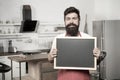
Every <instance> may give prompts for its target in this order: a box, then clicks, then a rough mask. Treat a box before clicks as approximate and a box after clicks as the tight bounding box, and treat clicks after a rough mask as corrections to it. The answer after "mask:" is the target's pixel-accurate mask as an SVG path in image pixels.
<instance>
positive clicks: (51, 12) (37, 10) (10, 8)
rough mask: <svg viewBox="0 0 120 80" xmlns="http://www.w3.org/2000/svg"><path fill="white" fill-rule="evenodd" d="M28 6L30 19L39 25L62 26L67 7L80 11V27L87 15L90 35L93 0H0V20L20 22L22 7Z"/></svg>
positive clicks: (82, 26) (81, 28) (82, 27)
mask: <svg viewBox="0 0 120 80" xmlns="http://www.w3.org/2000/svg"><path fill="white" fill-rule="evenodd" d="M25 4H29V5H31V8H32V19H36V20H39V21H40V23H44V22H49V23H58V24H63V23H64V20H63V12H64V10H65V9H66V8H67V7H69V6H75V7H77V8H78V9H80V14H81V27H80V30H81V31H83V29H84V25H85V15H86V14H87V15H88V29H89V31H88V32H89V33H90V34H92V23H91V21H92V19H93V12H94V0H10V1H9V0H0V20H2V21H3V22H5V21H6V20H9V21H11V22H20V21H21V20H22V5H25Z"/></svg>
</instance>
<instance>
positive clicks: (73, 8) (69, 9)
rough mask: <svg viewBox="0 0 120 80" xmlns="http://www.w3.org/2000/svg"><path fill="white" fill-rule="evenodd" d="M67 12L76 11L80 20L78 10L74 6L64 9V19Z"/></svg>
mask: <svg viewBox="0 0 120 80" xmlns="http://www.w3.org/2000/svg"><path fill="white" fill-rule="evenodd" d="M69 13H76V14H77V15H78V18H79V20H80V12H79V10H78V9H77V8H75V7H69V8H67V9H66V10H65V11H64V19H65V16H66V15H67V14H69Z"/></svg>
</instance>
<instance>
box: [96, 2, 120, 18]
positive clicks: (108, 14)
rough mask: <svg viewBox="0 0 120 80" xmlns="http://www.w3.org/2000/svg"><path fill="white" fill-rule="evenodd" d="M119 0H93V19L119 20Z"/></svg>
mask: <svg viewBox="0 0 120 80" xmlns="http://www.w3.org/2000/svg"><path fill="white" fill-rule="evenodd" d="M119 4H120V0H95V7H94V9H95V16H94V19H95V20H119V19H120V10H119V9H120V5H119Z"/></svg>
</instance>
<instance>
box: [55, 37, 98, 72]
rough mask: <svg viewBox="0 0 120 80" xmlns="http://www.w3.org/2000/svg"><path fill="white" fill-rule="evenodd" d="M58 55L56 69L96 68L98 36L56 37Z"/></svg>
mask: <svg viewBox="0 0 120 80" xmlns="http://www.w3.org/2000/svg"><path fill="white" fill-rule="evenodd" d="M56 47H57V57H56V58H54V69H75V70H96V67H97V65H96V64H97V62H96V57H94V55H93V49H94V48H96V37H89V38H84V37H64V38H62V37H59V38H56Z"/></svg>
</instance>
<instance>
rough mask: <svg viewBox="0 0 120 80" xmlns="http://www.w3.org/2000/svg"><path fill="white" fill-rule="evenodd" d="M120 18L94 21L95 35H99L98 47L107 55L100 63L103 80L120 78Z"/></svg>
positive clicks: (119, 79) (118, 79) (117, 79)
mask: <svg viewBox="0 0 120 80" xmlns="http://www.w3.org/2000/svg"><path fill="white" fill-rule="evenodd" d="M119 34H120V20H101V21H93V36H95V37H97V44H98V48H100V49H101V50H105V51H106V52H107V56H106V58H105V59H104V61H103V62H102V63H101V64H100V66H99V67H100V68H99V69H100V70H99V72H100V75H99V76H100V77H101V78H102V79H103V80H106V79H107V80H120V70H119V67H120V61H119V58H120V49H119V48H120V42H119V41H120V37H119Z"/></svg>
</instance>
